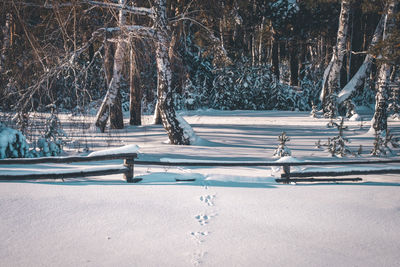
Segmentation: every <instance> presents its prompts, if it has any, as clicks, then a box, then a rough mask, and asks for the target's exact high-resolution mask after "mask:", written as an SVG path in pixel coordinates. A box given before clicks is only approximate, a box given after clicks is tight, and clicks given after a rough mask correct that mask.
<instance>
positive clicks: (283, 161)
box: [135, 157, 400, 167]
mask: <svg viewBox="0 0 400 267" xmlns="http://www.w3.org/2000/svg"><path fill="white" fill-rule="evenodd" d="M388 163H400V159H399V158H397V159H387V160H385V159H371V160H341V161H338V160H319V161H312V160H299V159H297V158H294V157H283V158H280V159H278V160H276V161H222V160H217V161H216V160H193V159H190V160H189V159H177V158H161V159H160V160H159V161H143V160H135V164H138V165H160V166H205V167H207V166H210V167H212V166H226V167H229V166H242V167H246V166H284V165H289V166H309V165H354V164H388Z"/></svg>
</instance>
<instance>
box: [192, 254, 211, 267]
mask: <svg viewBox="0 0 400 267" xmlns="http://www.w3.org/2000/svg"><path fill="white" fill-rule="evenodd" d="M206 254H207V252H202V251H197V252H195V253H193V260H192V262H193V265H194V266H199V265H200V264H202V263H203V258H204V256H205V255H206Z"/></svg>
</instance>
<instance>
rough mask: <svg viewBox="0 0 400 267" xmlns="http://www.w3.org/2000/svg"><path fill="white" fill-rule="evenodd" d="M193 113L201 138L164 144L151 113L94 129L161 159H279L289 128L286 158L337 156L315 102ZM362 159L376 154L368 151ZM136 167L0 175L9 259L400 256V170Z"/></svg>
mask: <svg viewBox="0 0 400 267" xmlns="http://www.w3.org/2000/svg"><path fill="white" fill-rule="evenodd" d="M363 116H366V115H363ZM368 116H370V115H368ZM184 118H185V120H186V121H188V123H190V124H191V125H192V127H193V130H194V131H195V132H196V134H197V136H198V137H199V138H201V139H202V140H204V142H203V143H202V144H200V145H193V146H173V145H169V144H163V143H162V141H163V140H165V139H166V133H165V132H164V130H163V129H162V126H158V125H150V121H151V117H150V116H148V117H146V118H144V121H145V122H147V124H146V123H145V124H144V125H143V126H139V127H137V126H129V127H128V128H127V129H125V130H119V131H118V130H115V132H113V133H104V134H101V133H92V135H91V134H90V133H86V134H88V135H89V136H88V142H93V143H96V144H101V142H104V143H107V144H111V145H112V146H121V145H122V144H123V142H124V143H128V144H136V145H137V146H140V152H141V154H140V155H139V160H158V161H164V162H173V161H183V162H185V161H186V162H187V161H195V160H198V161H200V162H202V161H222V162H230V161H249V162H250V161H260V162H261V161H272V160H273V159H272V155H273V151H274V149H275V148H276V146H277V136H278V135H280V134H281V133H282V131H285V132H286V133H287V134H288V136H290V137H291V141H290V143H289V146H290V148H291V150H292V155H293V157H284V158H282V159H279V160H278V161H279V162H303V161H308V160H311V159H313V160H329V159H331V157H330V156H329V154H328V153H326V152H324V151H323V150H319V149H315V148H314V147H315V142H316V141H317V140H318V139H321V140H322V141H325V140H326V139H327V138H328V137H332V136H336V135H337V130H336V129H333V128H326V127H325V125H326V123H327V122H328V120H326V119H314V118H309V117H308V112H278V111H269V112H265V111H215V110H206V111H193V112H187V114H186V115H185V116H184ZM364 118H365V120H364V121H365V123H366V124H368V123H369V121H368V117H364ZM346 126H348V127H349V130H348V131H346V132H345V136H346V137H348V138H349V139H350V140H351V141H352V143H351V147H352V148H357V147H358V146H359V145H360V144H362V145H363V147H365V151H368V150H370V148H371V147H372V140H373V137H370V136H365V132H367V131H368V129H369V126H368V125H365V127H364V128H363V129H360V123H359V122H353V121H346ZM389 127H390V128H392V129H393V131H394V132H397V133H398V132H399V130H400V122H399V121H391V120H389ZM72 130H75V131H76V129H72ZM72 130H71V131H72ZM116 137H119V138H120V139H121V140H115V139H116ZM81 138H83V137H81ZM108 139H113V140H115V141H113V142H112V140H108ZM122 141H123V142H122ZM103 145H105V144H103ZM97 149H101V148H100V147H98V148H97ZM126 149H127V148H126V147H125V148H123V149H122V151H124V152H126ZM114 151H115V150H114ZM120 151H121V150H120ZM136 151H137V150H136ZM67 152H68V150H67ZM129 152H132V151H131V150H129ZM396 152H398V150H397V151H396ZM69 153H72V151H70V152H69ZM102 153H104V152H102ZM107 153H109V151H108V152H107ZM121 153H123V152H121ZM362 158H365V159H371V157H370V156H368V154H367V152H365V153H364V154H363V155H362ZM121 163H122V161H119V160H114V161H108V162H106V161H104V162H90V163H81V164H65V165H54V164H53V165H51V164H47V165H46V164H38V165H22V166H17V165H10V166H0V174H4V173H6V171H7V172H18V173H27V172H32V171H36V172H38V171H47V170H48V169H51V170H54V171H56V170H57V169H62V168H69V169H74V168H78V169H79V168H81V169H86V168H89V167H91V168H100V167H104V165H106V164H112V165H114V164H121ZM388 166H393V167H396V165H388ZM331 167H332V166H331ZM354 167H357V168H361V167H362V166H354ZM378 167H382V168H383V167H384V166H374V168H378ZM318 168H323V166H319V167H318ZM318 168H314V170H315V169H318ZM336 168H337V169H342V168H349V166H339V167H336ZM352 168H353V167H352ZM365 168H372V167H368V166H367V167H365ZM396 168H399V167H396ZM293 169H294V168H293ZM311 170H312V168H307V169H301V171H311ZM135 177H137V178H142V179H143V180H142V181H141V182H139V183H137V184H128V183H126V182H125V181H124V180H123V178H122V174H117V175H108V176H104V177H101V176H100V177H90V178H79V179H65V181H64V182H62V181H61V180H56V181H43V180H38V181H18V182H11V181H9V182H1V183H0V214H1V216H0V225H1V227H0V235H1V237H2V242H0V266H89V265H91V266H112V265H114V266H132V265H133V266H198V265H200V266H330V265H334V266H399V264H400V257H399V256H398V251H399V249H400V232H399V231H398V226H399V225H400V216H399V213H400V205H399V203H400V194H398V192H399V185H400V182H399V176H398V175H370V176H361V177H362V178H363V182H361V183H341V184H334V183H325V184H322V183H316V184H315V183H314V184H311V183H309V184H307V183H305V184H297V185H282V184H277V183H276V182H275V178H276V177H274V176H273V172H272V170H271V168H269V167H190V166H188V167H186V166H185V167H165V166H141V165H135ZM176 179H180V180H187V179H196V180H195V181H194V182H188V181H180V182H179V181H178V182H177V181H176Z"/></svg>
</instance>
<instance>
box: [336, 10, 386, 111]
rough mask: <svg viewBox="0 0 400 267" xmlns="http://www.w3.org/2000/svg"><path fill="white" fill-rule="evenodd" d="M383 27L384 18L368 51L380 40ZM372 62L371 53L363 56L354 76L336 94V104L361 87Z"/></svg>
mask: <svg viewBox="0 0 400 267" xmlns="http://www.w3.org/2000/svg"><path fill="white" fill-rule="evenodd" d="M383 26H384V16H383V17H382V18H381V19H380V21H379V22H378V25H377V26H376V29H375V32H374V35H373V36H372V41H371V43H370V45H369V48H370V49H371V48H372V47H374V46H375V45H376V44H377V43H378V42H379V41H380V40H381V39H382V33H383ZM373 61H374V57H373V55H371V53H368V54H367V55H366V56H365V59H364V61H363V63H362V65H361V66H360V68H359V69H358V71H357V72H356V74H354V76H353V77H352V78H351V80H350V81H349V82H348V83H347V84H346V86H345V87H344V88H343V89H342V90H341V91H340V93H339V94H338V104H340V103H343V102H344V101H345V100H346V99H348V98H349V97H350V96H351V94H352V93H353V92H354V91H355V90H357V89H358V88H360V87H361V86H362V85H363V83H364V81H365V78H367V77H368V75H369V74H370V72H371V68H372V65H373Z"/></svg>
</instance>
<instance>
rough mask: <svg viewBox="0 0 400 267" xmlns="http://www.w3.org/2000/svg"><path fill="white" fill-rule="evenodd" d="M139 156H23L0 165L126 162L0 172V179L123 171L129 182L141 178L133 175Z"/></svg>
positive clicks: (66, 176)
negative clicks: (95, 166) (32, 171)
mask: <svg viewBox="0 0 400 267" xmlns="http://www.w3.org/2000/svg"><path fill="white" fill-rule="evenodd" d="M135 158H137V154H136V153H123V154H113V155H99V156H90V157H80V156H78V157H45V158H27V159H25V158H23V159H3V160H0V165H26V164H40V163H56V164H57V163H59V164H61V163H77V162H91V161H108V160H115V159H123V160H124V164H123V165H121V166H114V167H107V166H105V167H104V168H97V169H96V168H95V169H94V170H72V171H63V172H48V173H34V174H0V180H31V179H64V178H74V177H87V176H99V175H109V174H118V173H122V174H123V175H124V179H125V180H126V181H127V182H128V183H135V182H138V181H140V180H141V179H135V178H134V176H133V172H134V162H135Z"/></svg>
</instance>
